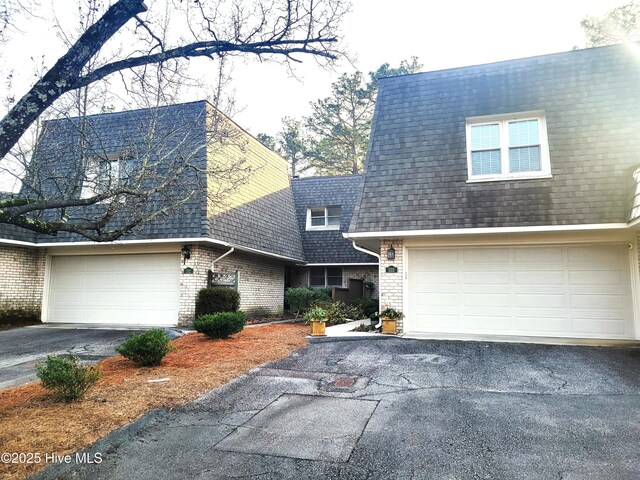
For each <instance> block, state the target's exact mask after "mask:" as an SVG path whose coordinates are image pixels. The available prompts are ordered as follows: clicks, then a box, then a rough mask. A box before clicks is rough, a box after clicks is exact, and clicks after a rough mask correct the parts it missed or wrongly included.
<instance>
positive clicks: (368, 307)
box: [358, 298, 380, 318]
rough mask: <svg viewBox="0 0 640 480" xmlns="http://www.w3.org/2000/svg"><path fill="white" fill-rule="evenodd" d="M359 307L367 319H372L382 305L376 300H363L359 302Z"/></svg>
mask: <svg viewBox="0 0 640 480" xmlns="http://www.w3.org/2000/svg"><path fill="white" fill-rule="evenodd" d="M358 307H359V308H360V310H362V314H363V315H364V316H365V317H369V318H371V317H372V316H373V315H374V314H375V313H376V312H378V310H379V309H380V303H379V302H378V300H376V299H375V298H363V299H362V300H360V301H359V302H358Z"/></svg>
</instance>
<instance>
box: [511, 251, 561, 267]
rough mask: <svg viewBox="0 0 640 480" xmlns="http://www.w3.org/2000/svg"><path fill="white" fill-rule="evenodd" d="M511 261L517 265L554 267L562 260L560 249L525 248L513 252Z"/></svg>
mask: <svg viewBox="0 0 640 480" xmlns="http://www.w3.org/2000/svg"><path fill="white" fill-rule="evenodd" d="M513 260H514V261H515V262H517V263H521V264H526V263H531V264H533V265H543V264H546V265H554V264H559V263H562V262H563V260H564V250H563V249H562V248H561V247H526V248H519V249H516V250H514V251H513Z"/></svg>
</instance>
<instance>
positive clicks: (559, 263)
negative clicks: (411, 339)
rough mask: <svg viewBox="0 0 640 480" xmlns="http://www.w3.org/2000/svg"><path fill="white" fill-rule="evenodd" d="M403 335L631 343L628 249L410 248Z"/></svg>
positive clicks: (551, 247)
mask: <svg viewBox="0 0 640 480" xmlns="http://www.w3.org/2000/svg"><path fill="white" fill-rule="evenodd" d="M408 282H409V292H408V294H409V312H408V314H409V315H408V318H407V325H406V330H407V331H414V332H429V333H472V334H498V335H527V336H548V337H574V338H633V337H634V331H633V308H632V297H631V273H630V266H629V249H628V246H627V245H581V246H577V245H564V246H544V247H496V248H493V247H479V248H455V249H453V248H451V249H409V251H408Z"/></svg>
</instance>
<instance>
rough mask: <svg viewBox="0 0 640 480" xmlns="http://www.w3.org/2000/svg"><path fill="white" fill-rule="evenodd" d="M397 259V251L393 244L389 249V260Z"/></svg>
mask: <svg viewBox="0 0 640 480" xmlns="http://www.w3.org/2000/svg"><path fill="white" fill-rule="evenodd" d="M395 259H396V249H395V248H393V244H392V245H391V246H390V247H389V248H388V249H387V260H395Z"/></svg>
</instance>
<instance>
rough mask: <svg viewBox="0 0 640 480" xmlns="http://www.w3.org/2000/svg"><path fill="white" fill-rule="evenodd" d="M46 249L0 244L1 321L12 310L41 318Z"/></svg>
mask: <svg viewBox="0 0 640 480" xmlns="http://www.w3.org/2000/svg"><path fill="white" fill-rule="evenodd" d="M46 256H47V252H46V250H44V249H42V250H39V249H34V248H25V247H13V246H11V247H9V246H0V320H1V319H2V317H3V316H5V317H8V312H9V311H22V312H24V315H25V316H29V317H36V318H40V310H41V308H42V292H43V289H44V268H45V260H46Z"/></svg>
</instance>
